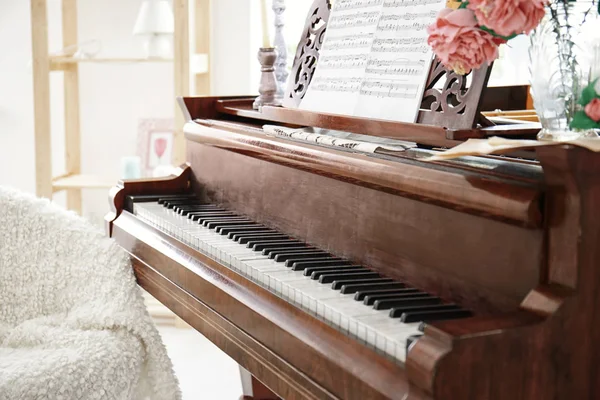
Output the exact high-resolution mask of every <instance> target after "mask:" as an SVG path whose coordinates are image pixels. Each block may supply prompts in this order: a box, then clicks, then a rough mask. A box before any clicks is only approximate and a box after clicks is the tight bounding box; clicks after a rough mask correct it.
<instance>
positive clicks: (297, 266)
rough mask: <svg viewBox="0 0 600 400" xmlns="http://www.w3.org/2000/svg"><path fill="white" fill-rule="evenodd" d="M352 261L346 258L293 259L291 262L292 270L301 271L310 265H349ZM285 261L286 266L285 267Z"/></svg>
mask: <svg viewBox="0 0 600 400" xmlns="http://www.w3.org/2000/svg"><path fill="white" fill-rule="evenodd" d="M350 264H352V262H350V261H348V260H337V259H335V260H310V261H308V260H305V261H295V262H293V263H292V270H294V271H302V270H303V269H306V268H310V267H327V266H331V265H350ZM287 266H288V265H287V263H286V267H287Z"/></svg>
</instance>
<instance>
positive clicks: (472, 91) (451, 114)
mask: <svg viewBox="0 0 600 400" xmlns="http://www.w3.org/2000/svg"><path fill="white" fill-rule="evenodd" d="M491 70H492V68H491V66H487V65H484V66H482V67H481V68H479V69H477V70H473V71H472V72H471V73H469V74H467V75H458V74H457V73H455V72H454V71H452V70H449V69H447V68H445V67H444V66H443V65H442V63H441V62H440V61H439V60H438V59H435V60H434V61H433V64H432V65H431V70H430V72H429V77H428V79H427V85H426V86H425V90H424V92H423V101H422V103H421V111H419V118H418V119H417V122H419V123H422V124H428V125H437V126H443V127H445V128H449V129H471V128H474V127H475V126H476V124H477V122H478V117H479V105H480V103H481V98H482V94H483V91H484V90H485V88H486V86H487V81H488V79H489V75H490V72H491ZM469 76H470V78H471V79H470V80H471V82H470V84H467V80H468V79H469ZM442 79H444V81H443V85H442V87H441V88H437V87H436V85H438V83H440V82H442Z"/></svg>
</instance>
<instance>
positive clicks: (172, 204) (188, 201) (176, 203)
mask: <svg viewBox="0 0 600 400" xmlns="http://www.w3.org/2000/svg"><path fill="white" fill-rule="evenodd" d="M161 200H163V202H162V205H163V207H166V208H168V209H172V208H173V207H175V206H179V205H184V204H199V203H198V200H197V199H191V198H190V199H182V200H169V199H166V200H164V199H161ZM161 200H158V203H159V204H161Z"/></svg>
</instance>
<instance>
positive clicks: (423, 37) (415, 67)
mask: <svg viewBox="0 0 600 400" xmlns="http://www.w3.org/2000/svg"><path fill="white" fill-rule="evenodd" d="M445 3H446V0H337V1H336V2H335V3H334V5H333V9H332V11H331V15H330V18H329V23H328V25H327V31H326V32H325V40H324V42H323V46H322V47H321V51H320V56H319V62H318V64H317V68H316V71H315V74H314V76H313V79H312V82H311V84H310V86H309V88H308V90H307V92H306V95H305V96H304V99H303V100H302V102H301V103H300V106H299V107H300V108H301V109H305V110H311V111H320V112H326V113H333V114H344V115H352V116H360V117H367V118H378V119H386V120H393V121H400V122H415V121H416V118H417V115H418V111H419V108H420V105H421V100H422V97H423V91H424V87H425V84H426V81H427V76H428V75H429V69H430V66H431V60H432V57H433V53H432V51H431V48H430V47H429V46H428V45H427V31H426V28H427V26H429V25H430V24H432V23H433V22H434V20H435V17H436V15H437V13H438V12H439V11H440V10H441V9H443V8H444V6H445ZM285 105H287V104H285Z"/></svg>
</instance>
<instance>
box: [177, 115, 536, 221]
mask: <svg viewBox="0 0 600 400" xmlns="http://www.w3.org/2000/svg"><path fill="white" fill-rule="evenodd" d="M216 128H218V129H216ZM185 132H186V137H187V138H188V140H190V141H194V142H199V143H206V144H208V145H211V146H214V147H218V148H221V149H225V150H228V151H230V152H236V153H240V154H244V155H247V156H250V157H254V158H260V159H265V160H268V161H271V162H275V163H280V164H284V165H289V166H292V167H295V168H300V169H303V170H307V171H310V172H313V173H317V174H321V175H324V176H328V177H333V178H335V179H339V180H342V181H345V182H351V183H354V184H358V185H362V186H365V187H370V188H375V189H378V190H382V191H387V192H389V193H393V194H397V195H401V196H404V197H410V198H414V199H418V200H420V201H423V202H427V203H432V204H437V205H441V206H444V207H448V208H453V209H459V210H461V211H465V212H470V213H473V214H478V215H483V216H489V217H492V218H496V219H499V220H502V221H506V222H511V223H515V224H518V225H522V226H526V227H534V228H535V227H539V226H540V224H541V212H540V208H539V205H540V189H539V188H536V187H532V186H530V185H518V184H515V183H514V182H507V181H503V180H501V179H490V177H488V176H483V177H481V176H479V177H478V176H477V175H476V174H465V173H464V172H463V171H452V170H449V169H443V168H439V169H434V168H431V164H429V165H428V166H429V167H428V168H426V167H425V164H424V163H417V164H414V163H410V164H409V163H404V164H401V163H399V162H394V161H389V160H384V159H378V158H374V157H367V156H366V155H364V154H356V153H345V152H341V151H337V150H334V149H328V148H324V147H315V146H310V145H308V144H306V145H305V144H301V143H297V142H291V141H287V140H284V139H279V138H276V137H270V136H266V135H264V134H261V133H260V132H259V131H258V130H256V129H250V128H247V127H245V126H239V127H236V126H235V125H233V124H228V125H220V126H218V127H217V126H214V127H213V125H211V122H210V121H209V122H206V123H204V122H202V124H200V123H195V122H192V123H189V124H187V125H186V129H185ZM190 154H192V155H193V153H190Z"/></svg>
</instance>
